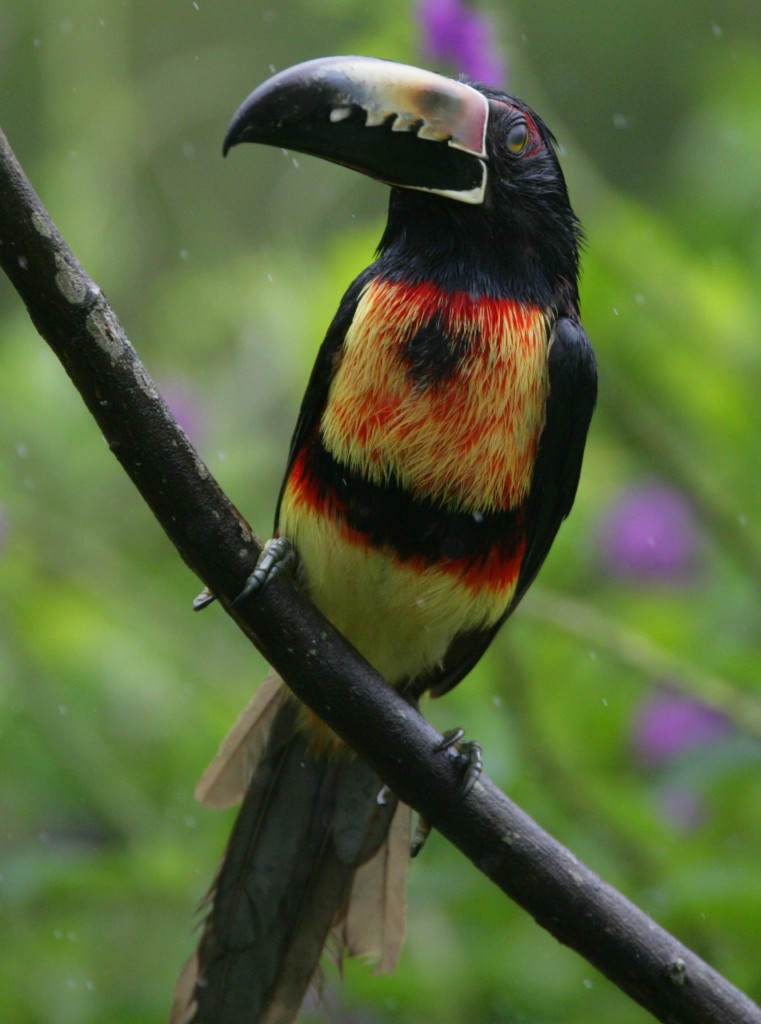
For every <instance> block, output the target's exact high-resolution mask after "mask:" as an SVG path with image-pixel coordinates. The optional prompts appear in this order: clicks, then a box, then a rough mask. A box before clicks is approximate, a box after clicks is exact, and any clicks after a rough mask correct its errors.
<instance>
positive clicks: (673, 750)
mask: <svg viewBox="0 0 761 1024" xmlns="http://www.w3.org/2000/svg"><path fill="white" fill-rule="evenodd" d="M731 731H732V726H731V724H730V722H729V719H728V718H727V717H726V716H725V715H723V714H721V712H719V711H716V710H715V709H714V708H711V707H708V705H706V704H702V703H701V702H700V701H698V700H695V699H694V698H692V697H685V696H683V695H682V694H680V693H669V692H668V690H661V691H660V692H658V693H657V694H655V695H653V696H651V697H648V699H647V700H646V701H645V702H644V703H643V705H642V707H641V708H640V711H639V714H638V715H637V717H636V719H635V722H634V729H633V734H632V746H633V747H634V752H635V754H636V755H637V758H638V760H639V761H640V762H641V763H642V764H643V765H646V766H647V767H658V766H661V765H665V764H667V763H668V762H669V761H671V760H672V759H673V758H675V757H677V756H678V755H679V754H682V753H684V752H685V751H688V750H694V749H696V748H698V747H704V746H708V745H709V744H711V743H717V742H718V741H719V740H723V739H725V738H726V737H727V736H728V735H729V734H730V733H731Z"/></svg>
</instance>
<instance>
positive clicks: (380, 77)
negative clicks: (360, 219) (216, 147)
mask: <svg viewBox="0 0 761 1024" xmlns="http://www.w3.org/2000/svg"><path fill="white" fill-rule="evenodd" d="M488 116H489V104H488V101H487V99H486V97H485V96H483V95H482V94H481V93H480V92H478V90H476V89H473V88H472V87H471V86H469V85H465V83H464V82H456V81H454V80H453V79H451V78H444V77H443V76H441V75H436V74H433V73H432V72H430V71H421V70H420V69H419V68H413V67H410V66H409V65H407V64H395V63H393V62H391V61H385V60H376V59H374V58H372V57H324V58H320V59H318V60H309V61H306V62H305V63H303V64H297V65H296V66H295V67H292V68H288V69H287V70H285V71H281V72H280V73H279V74H277V75H274V76H273V77H272V78H269V79H267V81H266V82H264V83H263V84H262V85H260V86H259V87H258V88H257V89H255V90H254V91H253V92H252V93H251V95H250V96H249V97H248V99H247V100H245V102H244V103H243V105H242V106H241V107H240V109H239V110H238V112H237V113H236V115H235V117H234V118H233V120H232V123H231V125H230V127H229V129H228V131H227V135H226V137H225V145H224V152H225V153H227V151H228V150H229V149H230V148H231V147H232V146H235V145H237V144H238V143H239V142H261V143H264V144H266V145H269V146H279V147H281V148H283V149H294V150H297V151H298V152H301V153H310V154H312V155H314V156H320V157H323V158H324V159H326V160H333V161H334V162H335V163H339V164H344V165H345V166H347V167H353V168H354V169H355V170H358V171H362V172H363V173H364V174H369V175H370V176H371V177H373V178H379V179H380V180H381V181H385V182H387V183H388V184H389V185H399V186H401V187H403V188H414V189H421V190H423V191H425V192H435V193H437V194H438V195H442V196H447V197H448V198H450V199H457V200H459V201H460V202H463V203H482V202H483V200H484V192H485V189H486V172H487V168H486V149H485V144H486V143H485V139H486V126H487V122H488Z"/></svg>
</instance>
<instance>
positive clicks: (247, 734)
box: [196, 669, 289, 808]
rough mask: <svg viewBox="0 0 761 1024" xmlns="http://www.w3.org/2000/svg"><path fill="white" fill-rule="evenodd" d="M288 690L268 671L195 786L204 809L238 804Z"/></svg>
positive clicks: (273, 672) (274, 673) (286, 698)
mask: <svg viewBox="0 0 761 1024" xmlns="http://www.w3.org/2000/svg"><path fill="white" fill-rule="evenodd" d="M288 695H289V691H288V689H287V687H286V686H285V683H283V681H282V679H281V678H280V676H279V675H278V674H277V672H275V671H274V669H273V671H271V672H270V674H269V675H268V676H267V678H266V679H265V680H264V682H263V683H262V684H261V685H260V686H259V688H258V690H257V691H256V693H255V694H254V696H253V697H252V698H251V700H250V701H249V703H248V704H247V705H246V707H245V708H244V709H243V711H242V712H241V714H240V717H239V718H238V721H237V722H236V723H235V725H234V726H233V727H232V729H231V730H230V732H229V733H228V734H227V736H225V738H224V740H223V741H222V745H221V747H220V748H219V752H218V753H217V755H216V757H215V758H214V760H213V761H212V762H211V764H210V765H209V767H208V768H207V769H206V771H205V772H204V773H203V775H202V776H201V779H200V780H199V782H198V785H197V786H196V800H198V801H199V803H202V804H206V806H207V807H217V808H222V807H232V805H233V804H237V803H240V801H241V800H242V799H243V796H244V794H245V792H246V790H247V789H248V784H249V782H250V781H251V779H252V777H253V774H254V772H255V771H256V766H257V764H258V763H259V761H260V759H261V757H262V755H263V754H264V750H265V747H266V745H267V741H268V740H269V736H270V731H271V729H272V725H273V722H274V721H275V718H276V717H277V713H278V711H279V710H280V708H281V707H282V706H283V704H284V703H285V702H286V701H287V700H288Z"/></svg>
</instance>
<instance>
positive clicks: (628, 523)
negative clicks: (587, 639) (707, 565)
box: [600, 483, 700, 583]
mask: <svg viewBox="0 0 761 1024" xmlns="http://www.w3.org/2000/svg"><path fill="white" fill-rule="evenodd" d="M699 554H700V537H699V530H698V525H697V522H696V518H695V513H694V511H693V508H692V506H691V505H690V503H689V501H688V500H687V499H686V498H685V497H684V496H683V495H682V494H680V493H679V492H678V491H676V490H674V489H673V488H671V487H668V486H666V485H665V484H659V483H649V484H640V485H639V486H636V487H632V488H630V489H629V490H628V491H625V492H624V493H623V494H622V495H620V496H619V498H618V499H617V500H616V501H615V502H614V503H613V504H612V505H611V506H610V508H609V509H608V510H607V512H606V514H605V515H604V517H603V520H602V522H601V524H600V556H601V560H602V564H603V566H604V568H605V569H606V571H607V572H609V573H610V575H611V576H615V577H617V578H619V579H638V580H647V581H652V582H660V583H684V582H687V581H689V580H690V579H691V578H692V577H693V576H694V573H695V570H696V568H697V565H698V561H699Z"/></svg>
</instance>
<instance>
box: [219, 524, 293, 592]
mask: <svg viewBox="0 0 761 1024" xmlns="http://www.w3.org/2000/svg"><path fill="white" fill-rule="evenodd" d="M295 564H296V551H295V549H294V547H293V544H291V542H290V541H289V540H288V538H287V537H273V538H271V539H270V540H268V541H267V542H266V543H265V545H264V547H263V548H262V553H261V554H260V555H259V559H258V561H257V563H256V567H255V568H254V571H253V572H252V573H251V575H250V576H249V577H248V579H247V580H246V583H245V585H244V587H243V590H241V592H240V593H239V594H238V596H237V597H236V598H235V600H234V601H233V607H235V606H236V605H239V604H241V603H242V602H243V601H245V600H246V598H248V597H250V596H251V595H252V594H255V593H256V592H257V591H259V590H264V588H265V587H267V586H269V584H270V583H271V582H272V581H273V580H274V578H275V577H276V576H278V575H279V574H280V573H281V572H286V573H290V572H293V568H294V566H295Z"/></svg>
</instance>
